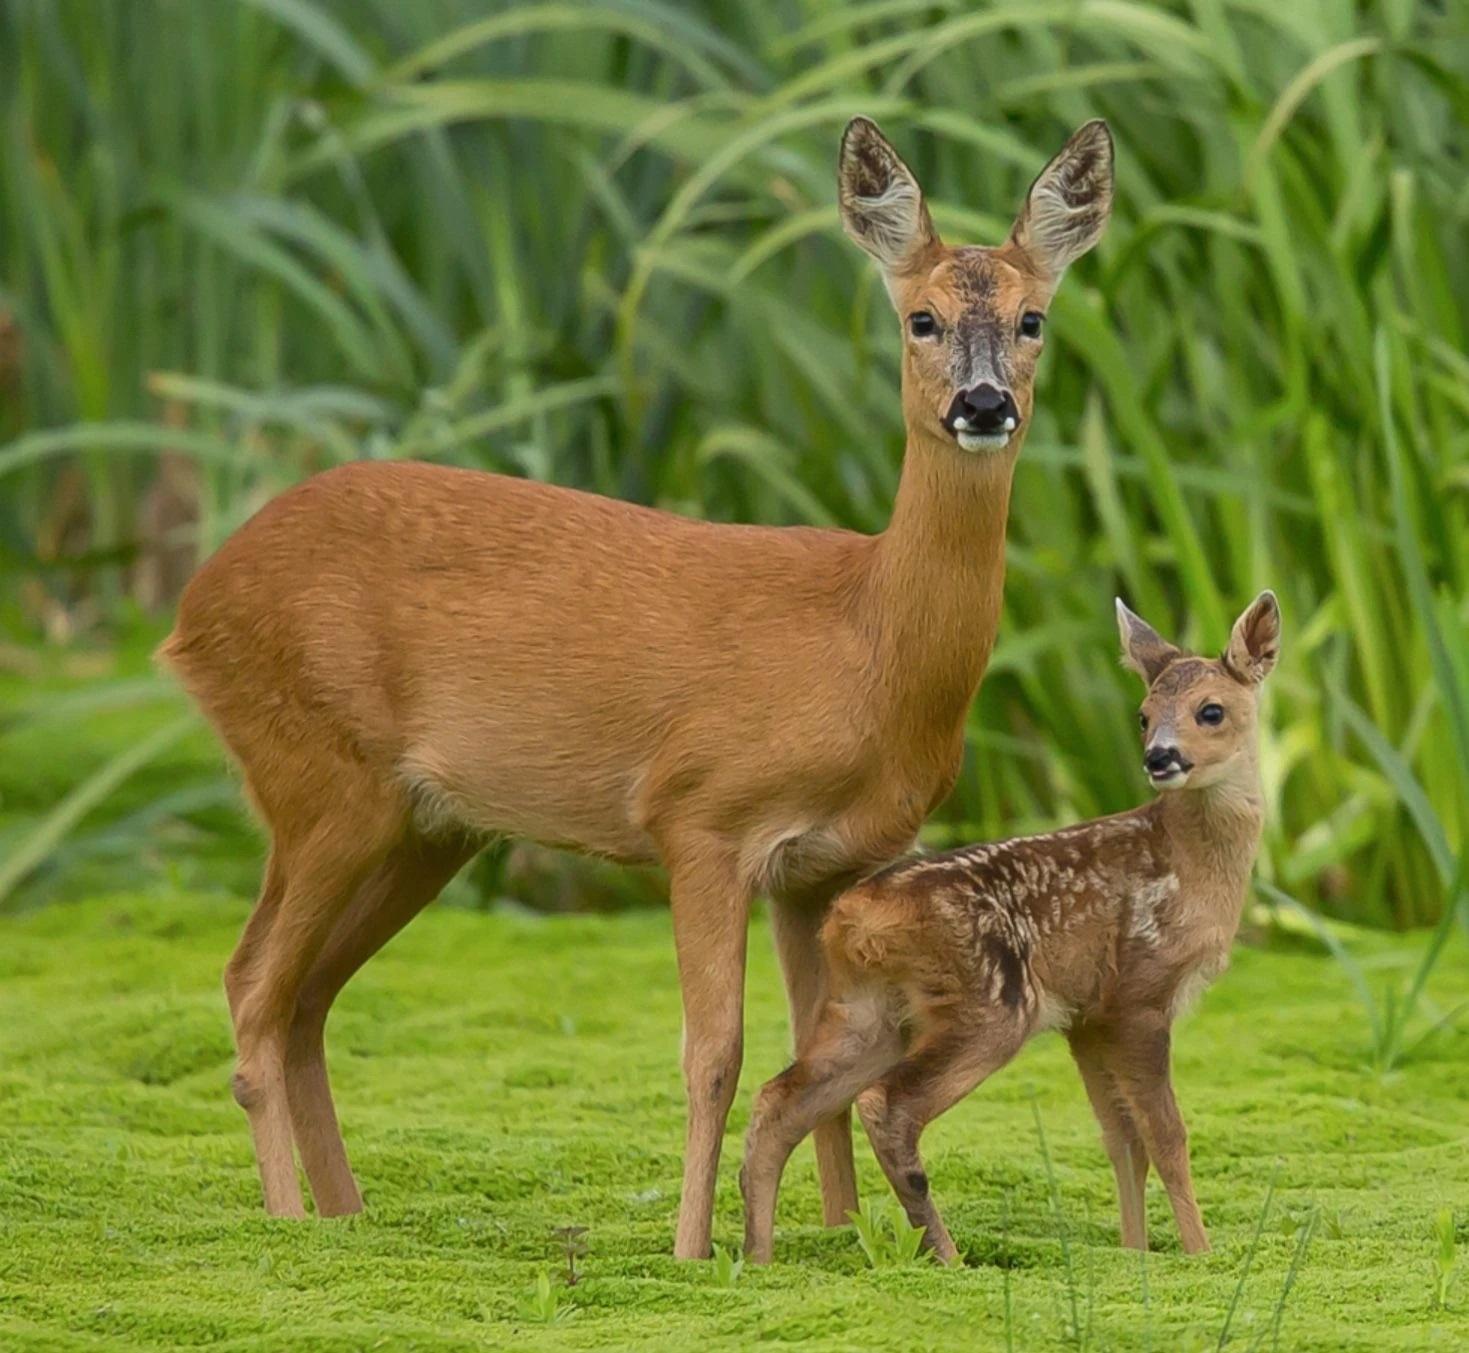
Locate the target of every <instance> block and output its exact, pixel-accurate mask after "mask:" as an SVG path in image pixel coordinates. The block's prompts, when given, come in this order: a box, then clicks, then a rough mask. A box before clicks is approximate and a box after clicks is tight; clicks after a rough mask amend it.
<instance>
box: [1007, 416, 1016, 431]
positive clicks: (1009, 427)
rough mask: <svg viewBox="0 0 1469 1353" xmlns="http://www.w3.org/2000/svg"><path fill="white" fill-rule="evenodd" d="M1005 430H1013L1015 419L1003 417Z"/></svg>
mask: <svg viewBox="0 0 1469 1353" xmlns="http://www.w3.org/2000/svg"><path fill="white" fill-rule="evenodd" d="M1005 431H1006V432H1014V431H1015V420H1014V419H1013V418H1007V419H1005Z"/></svg>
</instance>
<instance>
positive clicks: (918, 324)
mask: <svg viewBox="0 0 1469 1353" xmlns="http://www.w3.org/2000/svg"><path fill="white" fill-rule="evenodd" d="M837 198H838V202H839V205H840V207H841V215H842V226H843V228H844V229H845V230H846V232H847V234H848V235H850V236H851V237H852V239H853V240H855V241H856V242H857V243H858V244H859V245H860V246H861V247H862V248H863V249H865V250H866V251H867V253H869V254H870V255H872V257H873V258H874V259H876V260H877V263H878V266H879V267H880V268H881V269H882V276H883V281H884V283H885V284H886V286H887V291H888V295H889V296H890V297H891V298H892V302H893V305H894V306H895V307H896V308H897V311H898V315H899V318H900V319H901V320H902V324H903V413H904V418H905V420H906V421H907V424H908V427H909V429H910V431H914V430H922V431H927V432H928V433H930V434H931V435H933V436H935V437H938V438H941V439H944V440H946V441H950V442H952V443H954V444H956V445H957V446H959V447H960V448H962V449H963V450H965V451H970V452H994V451H1003V450H1004V449H1006V448H1007V447H1009V446H1011V445H1015V446H1018V445H1019V436H1017V434H1020V433H1021V429H1023V428H1024V427H1025V426H1026V423H1027V421H1028V420H1029V418H1030V410H1031V394H1032V387H1033V384H1034V380H1035V363H1036V358H1037V357H1038V356H1039V355H1040V350H1041V346H1042V344H1043V342H1044V340H1045V320H1046V308H1047V307H1048V306H1049V305H1050V302H1051V297H1052V296H1053V295H1054V294H1055V291H1056V287H1057V284H1058V283H1059V282H1060V281H1061V274H1062V273H1063V272H1065V270H1066V267H1067V265H1068V264H1070V263H1071V262H1073V261H1074V260H1075V259H1077V258H1079V257H1081V255H1082V254H1084V253H1086V251H1087V250H1088V249H1090V248H1091V247H1092V245H1094V244H1095V243H1096V242H1097V240H1098V239H1100V238H1101V234H1102V230H1103V228H1104V227H1105V226H1106V224H1107V217H1108V215H1109V214H1110V213H1111V210H1112V133H1111V132H1110V131H1108V129H1107V124H1106V123H1105V122H1101V121H1095V122H1088V123H1087V124H1086V125H1085V126H1084V127H1082V128H1081V129H1080V130H1079V131H1077V132H1075V133H1074V134H1073V135H1072V137H1071V139H1070V140H1069V141H1067V143H1066V144H1065V145H1064V146H1063V147H1062V148H1061V150H1060V152H1059V153H1058V154H1057V155H1056V157H1055V158H1054V159H1053V160H1052V161H1051V162H1050V164H1048V165H1047V166H1046V167H1045V168H1044V169H1043V170H1042V171H1041V173H1040V177H1038V178H1037V179H1036V181H1035V182H1034V183H1032V184H1031V185H1030V191H1029V193H1027V194H1026V198H1025V204H1024V205H1023V206H1022V207H1021V209H1020V215H1019V216H1018V217H1017V218H1016V221H1015V225H1014V228H1013V229H1012V230H1011V231H1010V237H1009V238H1008V239H1007V240H1006V241H1005V243H1004V244H1002V245H1000V246H999V247H998V248H993V249H987V248H979V247H969V248H949V247H948V246H947V245H945V244H944V243H943V242H942V241H941V240H940V239H939V237H938V233H937V232H936V231H935V230H934V228H933V221H932V220H931V219H930V218H929V214H928V207H927V206H926V205H925V203H924V200H923V192H922V190H921V189H920V188H919V186H918V181H917V180H916V179H915V178H914V177H913V174H912V171H911V170H909V168H908V166H907V165H905V164H904V163H903V161H902V160H901V159H900V158H899V157H898V153H897V151H895V150H894V149H893V148H892V146H891V145H889V144H888V142H887V139H886V138H885V137H884V136H883V134H882V133H881V132H880V131H879V130H878V129H877V124H876V123H873V122H870V121H868V119H867V118H865V117H859V118H853V119H852V121H851V122H850V123H849V124H848V125H847V130H846V133H845V135H843V137H842V149H841V156H840V162H839V167H838V172H837Z"/></svg>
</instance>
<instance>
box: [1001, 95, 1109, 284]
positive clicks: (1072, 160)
mask: <svg viewBox="0 0 1469 1353" xmlns="http://www.w3.org/2000/svg"><path fill="white" fill-rule="evenodd" d="M1111 214H1112V133H1111V131H1110V130H1109V129H1108V127H1107V124H1106V123H1105V122H1103V121H1102V120H1101V119H1100V118H1098V119H1096V120H1095V121H1093V122H1088V123H1087V124H1086V125H1085V126H1084V127H1080V128H1078V129H1077V130H1076V131H1075V132H1073V133H1072V136H1071V139H1070V140H1069V141H1067V143H1066V144H1065V145H1064V146H1062V147H1061V149H1060V150H1059V151H1058V152H1057V153H1056V156H1055V158H1054V159H1053V160H1052V161H1051V162H1050V164H1048V165H1047V166H1046V167H1045V168H1044V169H1042V170H1041V172H1040V174H1039V176H1038V177H1037V178H1036V181H1035V182H1034V183H1032V184H1031V185H1030V191H1029V192H1028V193H1027V194H1026V195H1025V205H1024V206H1023V207H1021V209H1020V215H1019V217H1018V218H1017V219H1016V222H1015V227H1014V229H1013V230H1011V232H1010V242H1011V244H1014V245H1017V246H1018V247H1019V248H1020V249H1021V250H1022V251H1023V252H1024V254H1025V255H1026V257H1027V258H1028V259H1029V260H1030V261H1031V263H1032V265H1033V266H1034V267H1035V268H1036V269H1037V270H1038V271H1039V272H1040V273H1041V275H1042V276H1043V277H1045V278H1046V279H1048V280H1049V282H1050V284H1051V286H1052V287H1054V286H1055V285H1056V284H1057V283H1058V282H1059V281H1060V280H1061V274H1062V273H1063V272H1065V271H1066V269H1067V267H1068V266H1069V265H1070V264H1072V263H1074V262H1075V261H1076V260H1077V259H1078V258H1080V257H1081V256H1082V255H1083V254H1084V253H1086V251H1087V250H1088V249H1090V248H1091V247H1092V245H1094V244H1095V243H1096V242H1097V241H1098V240H1099V239H1101V238H1102V231H1103V230H1105V229H1106V227H1107V218H1108V217H1109V216H1111Z"/></svg>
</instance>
